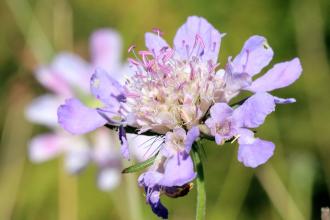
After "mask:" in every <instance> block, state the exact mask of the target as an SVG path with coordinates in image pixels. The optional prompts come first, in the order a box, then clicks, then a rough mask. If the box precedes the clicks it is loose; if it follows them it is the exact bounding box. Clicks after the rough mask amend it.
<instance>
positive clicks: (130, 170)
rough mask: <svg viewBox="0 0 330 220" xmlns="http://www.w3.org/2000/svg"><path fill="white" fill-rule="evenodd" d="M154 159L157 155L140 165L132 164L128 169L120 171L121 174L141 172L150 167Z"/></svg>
mask: <svg viewBox="0 0 330 220" xmlns="http://www.w3.org/2000/svg"><path fill="white" fill-rule="evenodd" d="M156 157H157V154H156V155H155V156H153V157H150V158H149V159H148V160H145V161H143V162H141V163H137V164H134V165H132V166H130V167H127V168H125V169H124V170H123V171H122V173H134V172H138V171H140V170H143V169H144V168H147V167H149V166H150V165H152V164H153V163H154V161H155V159H156Z"/></svg>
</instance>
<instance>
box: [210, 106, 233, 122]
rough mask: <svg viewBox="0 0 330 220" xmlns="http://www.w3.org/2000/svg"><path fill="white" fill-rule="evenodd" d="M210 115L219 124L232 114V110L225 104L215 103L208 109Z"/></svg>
mask: <svg viewBox="0 0 330 220" xmlns="http://www.w3.org/2000/svg"><path fill="white" fill-rule="evenodd" d="M210 114H211V117H212V119H213V120H215V121H217V122H221V121H223V120H225V119H226V118H228V117H230V116H231V115H232V114H233V109H232V108H231V107H230V106H229V105H228V104H226V103H215V104H214V105H213V106H212V107H211V109H210Z"/></svg>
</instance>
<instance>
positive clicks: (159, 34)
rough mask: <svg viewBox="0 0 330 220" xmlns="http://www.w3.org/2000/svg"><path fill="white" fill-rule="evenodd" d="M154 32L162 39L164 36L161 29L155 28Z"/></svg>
mask: <svg viewBox="0 0 330 220" xmlns="http://www.w3.org/2000/svg"><path fill="white" fill-rule="evenodd" d="M152 32H154V33H156V34H157V35H158V36H160V37H161V36H163V34H164V33H163V32H162V31H161V30H160V29H159V28H153V29H152Z"/></svg>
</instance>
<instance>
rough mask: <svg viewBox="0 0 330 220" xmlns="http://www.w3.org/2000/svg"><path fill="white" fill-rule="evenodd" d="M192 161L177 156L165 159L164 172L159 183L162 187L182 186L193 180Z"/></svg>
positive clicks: (180, 155) (189, 158) (194, 174)
mask: <svg viewBox="0 0 330 220" xmlns="http://www.w3.org/2000/svg"><path fill="white" fill-rule="evenodd" d="M195 177H196V173H195V172H194V165H193V161H192V159H191V157H190V156H188V157H186V156H184V155H182V154H177V155H175V156H172V157H171V158H168V159H167V162H166V164H165V172H164V176H163V178H162V180H161V181H160V182H159V184H160V185H162V186H169V187H170V186H182V185H184V184H186V183H188V182H191V181H192V180H193V179H195Z"/></svg>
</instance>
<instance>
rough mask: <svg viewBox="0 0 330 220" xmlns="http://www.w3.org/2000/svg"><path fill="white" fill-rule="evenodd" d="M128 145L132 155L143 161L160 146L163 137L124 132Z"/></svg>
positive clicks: (152, 154)
mask: <svg viewBox="0 0 330 220" xmlns="http://www.w3.org/2000/svg"><path fill="white" fill-rule="evenodd" d="M126 135H127V141H128V145H129V147H130V152H131V153H132V156H134V158H135V159H136V160H138V161H145V160H147V159H149V158H150V157H152V156H154V155H155V154H156V153H157V152H158V150H159V149H160V146H161V145H162V144H163V139H162V138H160V137H157V136H146V135H137V134H126Z"/></svg>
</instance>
